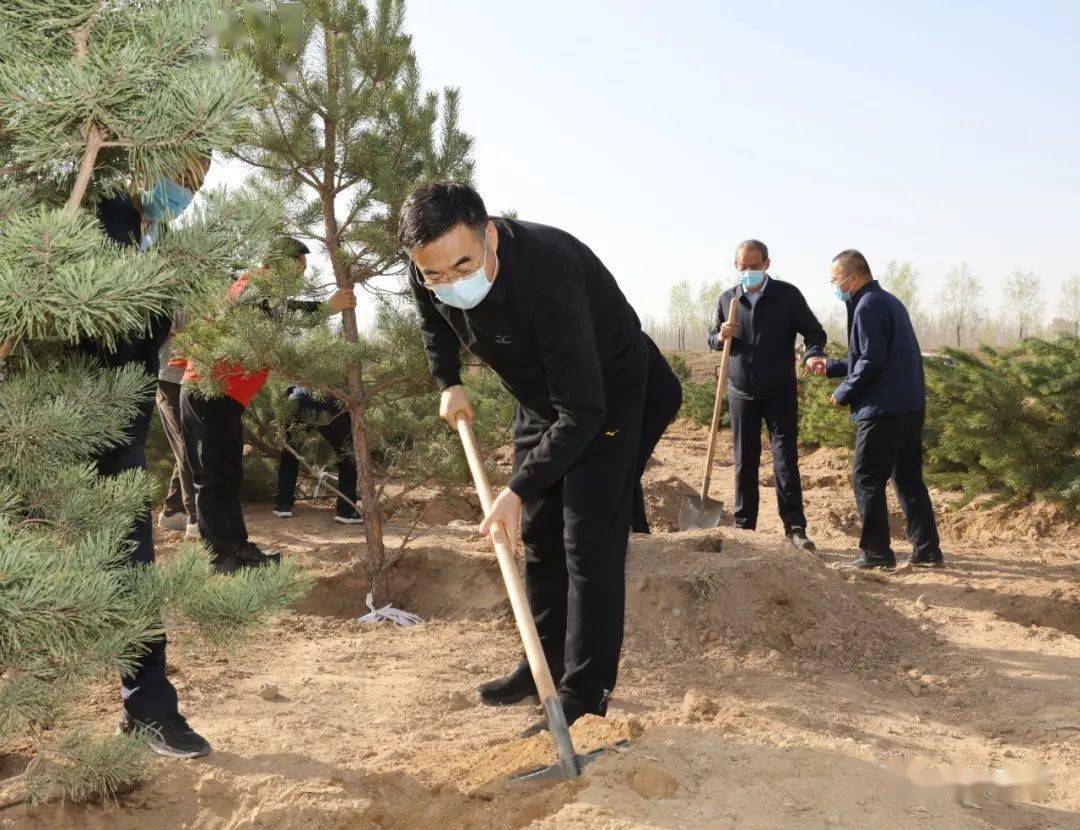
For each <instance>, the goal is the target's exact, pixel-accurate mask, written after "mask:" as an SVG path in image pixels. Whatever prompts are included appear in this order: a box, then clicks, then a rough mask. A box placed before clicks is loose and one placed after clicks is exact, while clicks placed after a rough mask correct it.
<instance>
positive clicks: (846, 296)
mask: <svg viewBox="0 0 1080 830" xmlns="http://www.w3.org/2000/svg"><path fill="white" fill-rule="evenodd" d="M847 281H848V279H847V278H846V277H845V278H844V279H843V280H842V281H841V282H838V283H835V284H834V285H833V294H834V295H835V296H836V299H838V300H839V301H840V302H842V303H846V302H847V301H848V300H850V299H851V292H850V291H844V290H842V289H841V288H840V286H841V285H843V284H844V283H845V282H847Z"/></svg>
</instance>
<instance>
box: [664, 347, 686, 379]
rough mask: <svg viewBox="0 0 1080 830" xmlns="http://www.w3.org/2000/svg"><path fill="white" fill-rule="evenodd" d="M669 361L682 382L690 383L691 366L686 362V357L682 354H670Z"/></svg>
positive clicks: (672, 369)
mask: <svg viewBox="0 0 1080 830" xmlns="http://www.w3.org/2000/svg"><path fill="white" fill-rule="evenodd" d="M667 362H668V365H669V366H670V367H671V371H673V372H674V373H675V377H677V378H678V379H679V381H680V382H682V383H688V382H689V381H690V367H689V366H688V365H687V364H686V359H685V358H684V357H683V356H682V355H679V354H672V355H668V357H667Z"/></svg>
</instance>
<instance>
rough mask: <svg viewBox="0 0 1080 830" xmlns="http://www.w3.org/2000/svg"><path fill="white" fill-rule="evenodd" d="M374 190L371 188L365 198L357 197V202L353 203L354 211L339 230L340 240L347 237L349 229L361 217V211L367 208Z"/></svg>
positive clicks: (350, 212)
mask: <svg viewBox="0 0 1080 830" xmlns="http://www.w3.org/2000/svg"><path fill="white" fill-rule="evenodd" d="M374 190H375V187H374V186H372V187H369V188H368V192H367V193H365V194H364V195H363V196H357V197H356V201H355V202H353V206H352V209H351V210H350V211H349V215H348V216H346V217H345V221H343V222H342V223H341V226H340V227H339V228H338V237H339V238H340V237H342V236H344V235H345V232H346V231H347V230H348V229H349V227H350V226H351V225H352V223H353V222H354V221H356V217H357V216H358V215H359V213H360V211H361V210H363V208H364V207H366V206H367V204H368V199H369V198H370V197H371V194H372V193H373V192H374ZM339 192H340V191H339Z"/></svg>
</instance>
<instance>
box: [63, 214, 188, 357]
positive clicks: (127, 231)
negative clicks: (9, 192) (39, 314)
mask: <svg viewBox="0 0 1080 830" xmlns="http://www.w3.org/2000/svg"><path fill="white" fill-rule="evenodd" d="M97 218H98V222H99V223H100V224H101V230H102V232H103V233H104V234H105V235H106V236H107V237H108V238H109V239H111V240H112V241H113V242H117V243H119V244H120V245H124V246H129V245H135V246H137V245H138V244H139V243H140V242H141V241H142V216H141V214H140V213H139V211H138V209H137V208H136V207H135V202H134V201H133V200H132V199H131V197H130V196H128V195H127V194H120V195H118V196H110V197H108V198H106V199H102V200H101V201H100V202H99V203H98V207H97ZM171 330H172V320H171V319H170V318H169V317H168V316H167V315H164V314H160V315H157V316H156V317H154V318H153V319H152V320H151V321H150V325H149V327H148V328H143V329H139V330H137V331H133V332H131V333H129V334H128V335H127V336H126V337H123V338H121V339H119V340H118V341H117V342H116V343H115V345H114V347H113V348H112V349H108V348H106V347H105V346H104V345H103V344H102V343H99V342H98V341H96V340H84V341H82V342H81V343H79V350H80V351H81V352H83V353H84V354H89V355H92V356H93V357H95V358H97V359H98V360H100V361H101V362H102V363H103V364H104V365H106V366H109V367H119V366H126V365H128V364H130V363H136V364H139V365H141V366H142V367H143V368H145V369H146V371H147V373H148V374H149V375H151V376H152V377H154V378H156V377H157V376H158V369H159V368H160V360H159V358H158V351H159V350H160V349H161V346H162V345H163V344H164V343H165V341H166V340H167V339H168V337H169V332H170V331H171Z"/></svg>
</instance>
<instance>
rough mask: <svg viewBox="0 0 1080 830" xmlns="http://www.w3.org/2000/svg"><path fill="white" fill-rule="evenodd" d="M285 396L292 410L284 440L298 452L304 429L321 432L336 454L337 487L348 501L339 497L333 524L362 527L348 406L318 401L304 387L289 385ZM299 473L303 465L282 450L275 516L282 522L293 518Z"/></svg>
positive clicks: (336, 402) (334, 401) (327, 400)
mask: <svg viewBox="0 0 1080 830" xmlns="http://www.w3.org/2000/svg"><path fill="white" fill-rule="evenodd" d="M285 396H286V397H287V398H288V401H289V404H290V405H291V406H292V407H293V411H292V412H291V413H290V414H291V416H292V419H291V421H290V422H289V426H288V427H287V428H286V430H285V438H286V441H287V442H288V444H289V445H290V446H291V447H292V448H293V449H298V448H299V447H300V444H301V442H302V441H303V438H304V427H305V426H309V427H311V428H314V429H316V430H318V432H319V434H320V435H321V436H322V437H323V438H325V439H326V443H328V444H329V445H330V448H331V449H332V450H333V451H334V453H335V455H337V459H338V486H337V489H338V490H340V491H341V492H342V493H344V494H345V495H346V496H347V497H348V499H351V500H352V504H350V503H349V501H348V500H347V499H344V498H342V497H341V496H338V500H337V509H336V510H335V512H334V521H335V522H339V523H340V524H346V525H356V524H363V523H364V517H363V516H361V515H360V514H359V513H358V512H357V511H356V508H355V507H353V505H354V504H356V460H355V459H354V458H353V454H352V420H351V419H350V418H349V413H348V410H346V409H345V405H344V404H342V403H341V402H340V401H338V400H336V399H335V398H325V399H322V398H316V397H315V396H314V395H312V394H311V393H310V392H309V391H308V390H306V389H304V387H302V386H290V387H288V388H287V389H286V390H285ZM299 472H300V462H299V461H298V460H297V458H296V456H295V455H293V454H292V452H290V451H289V449H288V447H285V448H283V449H282V450H281V458H280V459H279V460H278V478H277V496H276V497H275V499H274V515H275V516H277V517H278V518H279V519H291V518H292V509H293V500H294V498H295V496H296V477H297V475H298V474H299Z"/></svg>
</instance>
